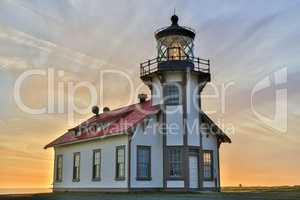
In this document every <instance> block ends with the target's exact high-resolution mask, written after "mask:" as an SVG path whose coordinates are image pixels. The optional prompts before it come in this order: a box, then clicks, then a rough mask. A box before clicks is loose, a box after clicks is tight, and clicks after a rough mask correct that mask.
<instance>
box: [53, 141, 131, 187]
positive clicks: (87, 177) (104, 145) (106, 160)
mask: <svg viewBox="0 0 300 200" xmlns="http://www.w3.org/2000/svg"><path fill="white" fill-rule="evenodd" d="M127 143H128V137H127V136H115V137H111V138H106V139H105V140H98V141H91V142H84V143H78V144H72V145H68V146H62V147H56V148H55V155H58V154H59V155H63V180H62V182H55V181H54V188H127V173H126V171H127V150H128V148H127ZM120 145H125V160H126V161H125V181H116V180H115V148H116V146H120ZM99 148H100V149H101V180H100V181H92V160H93V150H94V149H99ZM74 152H80V181H79V182H73V181H72V178H73V153H74Z"/></svg>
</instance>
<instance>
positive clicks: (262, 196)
mask: <svg viewBox="0 0 300 200" xmlns="http://www.w3.org/2000/svg"><path fill="white" fill-rule="evenodd" d="M2 199H14V200H27V199H28V200H29V199H32V200H114V199H117V200H135V199H136V200H137V199H143V200H164V199H165V200H189V199H197V200H221V199H222V200H273V199H274V200H300V186H299V187H271V188H267V187H251V188H249V187H248V188H224V189H223V192H222V193H216V192H201V193H163V192H161V193H82V192H81V193H48V194H26V195H2V196H0V200H2Z"/></svg>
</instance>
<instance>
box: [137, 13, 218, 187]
mask: <svg viewBox="0 0 300 200" xmlns="http://www.w3.org/2000/svg"><path fill="white" fill-rule="evenodd" d="M178 21H179V18H178V16H176V15H173V16H172V17H171V22H172V23H171V25H170V26H168V27H164V28H161V29H158V30H157V31H156V32H155V38H156V41H157V57H156V58H154V59H151V60H147V61H146V62H144V63H141V64H140V70H141V71H140V77H141V79H142V80H143V81H144V83H145V84H147V85H148V86H149V88H150V90H151V100H152V104H153V105H161V107H162V113H161V123H162V124H163V125H164V126H163V127H164V128H163V130H162V131H163V166H164V169H163V176H164V177H163V186H164V188H165V189H170V190H171V189H172V188H177V189H178V188H183V189H185V190H190V189H193V188H194V189H197V188H203V184H205V180H204V177H203V173H204V166H203V151H204V150H203V146H204V145H203V137H204V136H202V135H203V134H201V131H200V128H199V127H200V125H201V122H202V120H201V116H202V111H201V99H200V93H201V91H202V89H203V87H204V86H205V84H206V83H207V82H209V81H210V62H209V60H207V59H202V58H198V57H195V55H194V38H195V31H194V30H193V29H191V28H188V27H185V26H180V25H179V24H178ZM217 168H218V167H217ZM218 175H219V172H218V170H217V172H216V177H218ZM219 185H220V183H219V180H215V182H214V186H213V187H216V188H218V187H219Z"/></svg>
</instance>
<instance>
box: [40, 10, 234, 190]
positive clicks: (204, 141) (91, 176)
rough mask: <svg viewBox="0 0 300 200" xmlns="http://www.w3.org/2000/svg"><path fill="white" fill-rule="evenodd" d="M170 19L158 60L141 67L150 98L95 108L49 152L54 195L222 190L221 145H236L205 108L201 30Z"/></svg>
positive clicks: (206, 70)
mask: <svg viewBox="0 0 300 200" xmlns="http://www.w3.org/2000/svg"><path fill="white" fill-rule="evenodd" d="M171 21H172V25H171V26H169V27H166V28H163V29H159V30H158V31H156V32H155V37H156V40H157V49H158V56H157V57H156V58H155V59H152V60H148V61H147V62H145V63H142V64H141V66H140V67H141V74H140V75H141V79H142V80H143V81H144V83H145V84H147V85H148V86H149V88H150V90H151V100H146V96H145V95H139V98H140V103H138V104H134V105H130V106H127V107H123V108H120V109H117V110H113V111H109V109H108V108H106V109H104V111H103V113H102V114H98V111H99V110H98V108H97V107H94V110H93V112H94V113H95V115H94V116H93V117H91V118H90V119H88V120H87V121H85V122H83V123H82V124H80V125H78V126H76V127H74V128H72V129H69V130H68V131H67V132H66V133H65V134H64V135H62V136H61V137H59V138H57V139H56V140H54V141H53V142H51V143H50V144H48V145H47V146H46V147H45V148H49V147H54V151H55V167H54V169H55V170H54V180H53V184H54V186H53V187H54V191H139V190H142V191H145V190H163V191H191V190H215V191H219V189H220V166H219V165H220V163H219V147H220V144H221V143H223V142H228V143H230V142H231V140H230V138H229V137H228V136H226V134H225V133H223V132H222V130H220V129H219V128H218V126H216V125H215V124H214V122H213V121H212V120H210V119H209V117H208V116H207V115H206V114H205V113H203V112H202V111H201V99H200V94H201V91H202V89H203V88H204V86H205V84H206V83H207V82H208V81H210V63H209V60H205V59H199V58H196V57H194V51H193V48H194V45H193V40H194V37H195V32H194V31H193V30H192V29H190V28H187V27H182V26H179V25H178V23H177V22H178V17H177V16H176V15H173V16H172V18H171Z"/></svg>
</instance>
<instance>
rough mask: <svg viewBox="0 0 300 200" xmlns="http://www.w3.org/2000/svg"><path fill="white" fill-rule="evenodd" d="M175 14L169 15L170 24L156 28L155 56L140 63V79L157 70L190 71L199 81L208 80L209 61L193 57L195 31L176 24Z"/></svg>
mask: <svg viewBox="0 0 300 200" xmlns="http://www.w3.org/2000/svg"><path fill="white" fill-rule="evenodd" d="M178 21H179V18H178V16H177V15H173V16H172V17H171V25H170V26H167V27H163V28H160V29H158V30H157V31H156V32H155V33H154V35H155V39H156V41H157V56H156V57H155V58H153V59H150V60H147V61H145V62H143V63H141V64H140V68H141V71H140V76H141V79H142V80H145V81H146V80H147V81H148V80H149V79H151V77H152V76H154V75H155V74H157V72H167V71H183V72H184V71H191V72H192V73H196V74H197V75H198V76H199V79H201V81H204V82H207V81H210V62H209V60H207V59H202V58H199V57H195V55H194V38H195V35H196V34H195V31H194V30H193V29H191V28H188V27H185V26H180V25H178Z"/></svg>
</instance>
